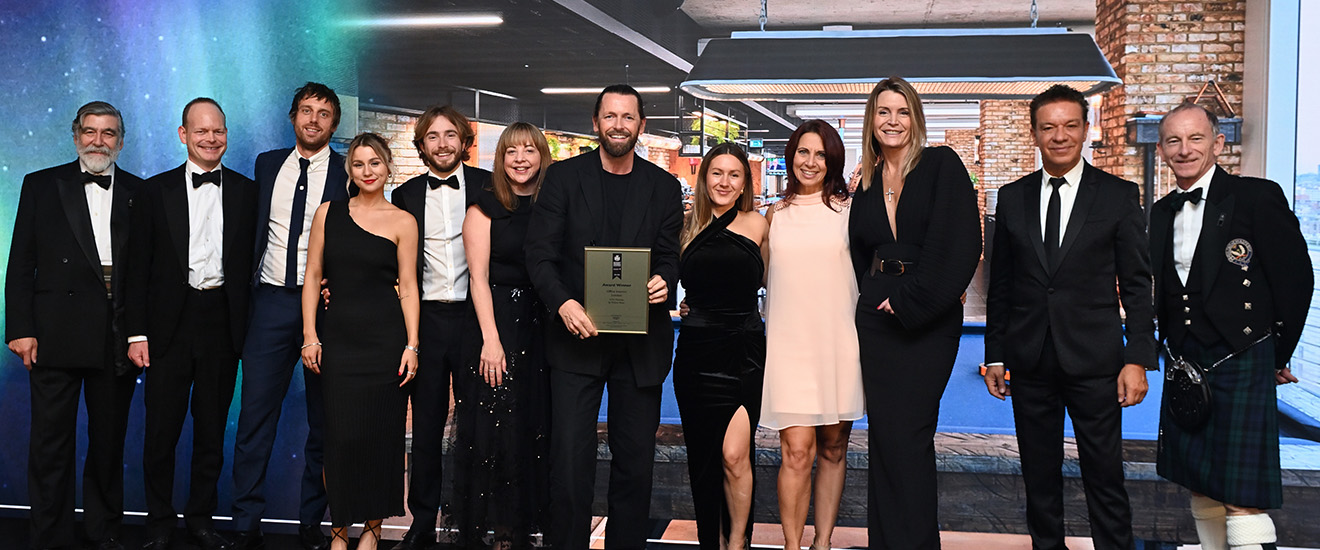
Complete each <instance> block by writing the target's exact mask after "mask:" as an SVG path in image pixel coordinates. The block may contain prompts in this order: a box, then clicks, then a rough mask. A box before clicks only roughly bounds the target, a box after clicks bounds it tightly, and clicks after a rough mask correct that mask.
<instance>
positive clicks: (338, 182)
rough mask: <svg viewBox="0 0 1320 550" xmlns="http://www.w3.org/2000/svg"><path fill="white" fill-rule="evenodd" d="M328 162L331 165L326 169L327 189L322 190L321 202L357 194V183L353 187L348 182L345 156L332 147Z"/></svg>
mask: <svg viewBox="0 0 1320 550" xmlns="http://www.w3.org/2000/svg"><path fill="white" fill-rule="evenodd" d="M326 147H329V145H327V146H326ZM326 162H329V163H330V165H329V166H326V169H325V189H323V190H322V191H321V202H330V201H336V200H340V199H346V198H348V197H349V195H350V194H352V195H356V194H357V193H356V191H357V184H353V185H352V186H351V187H350V186H349V184H348V172H345V171H344V156H343V155H340V154H339V153H336V152H335V150H334V149H331V150H330V158H329V159H328V160H327V161H326ZM350 189H351V190H352V191H351V192H350Z"/></svg>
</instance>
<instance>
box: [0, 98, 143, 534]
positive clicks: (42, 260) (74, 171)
mask: <svg viewBox="0 0 1320 550" xmlns="http://www.w3.org/2000/svg"><path fill="white" fill-rule="evenodd" d="M73 143H74V146H75V147H77V151H78V160H76V161H74V162H70V163H68V164H64V165H60V166H55V167H53V168H47V169H45V170H40V171H37V172H33V173H31V174H28V175H27V177H25V178H24V179H23V190H22V192H21V194H20V195H19V199H18V212H17V214H16V215H15V218H14V233H13V243H12V244H11V245H10V249H9V267H8V270H7V271H6V275H5V277H6V279H5V341H7V342H8V343H9V349H10V351H13V352H14V354H16V355H18V356H19V358H21V359H22V360H23V366H24V367H26V368H27V369H28V378H29V382H30V384H31V392H32V393H31V395H32V432H31V439H30V447H29V450H28V480H27V483H28V498H29V502H30V504H31V506H32V530H31V532H32V535H31V539H30V541H29V543H30V544H31V547H32V548H56V547H66V546H73V545H74V542H75V541H74V519H73V513H74V510H73V509H74V480H75V479H76V476H75V475H74V474H75V463H74V460H75V456H74V453H75V450H76V448H77V445H76V444H77V435H78V424H77V421H78V394H79V393H82V394H83V399H84V401H85V403H86V405H87V440H88V446H87V457H86V460H85V462H84V465H83V492H82V495H83V501H82V502H83V509H84V512H83V522H84V527H85V528H86V534H87V537H88V538H89V539H91V540H92V541H93V542H94V543H95V544H96V548H98V549H99V550H117V549H122V548H123V546H122V545H121V544H120V543H119V542H117V541H116V540H115V539H116V538H118V537H119V528H120V525H121V523H122V520H123V515H124V467H123V463H124V434H125V432H126V431H127V429H128V409H129V403H130V402H131V401H132V399H133V388H134V385H135V381H136V378H137V373H138V370H137V369H136V368H134V367H133V365H132V363H130V362H129V361H128V357H127V356H126V355H125V349H126V342H125V338H126V337H127V334H125V333H124V331H123V308H124V300H123V286H124V281H123V279H124V264H126V263H127V261H126V259H125V253H126V249H125V243H126V242H127V241H128V236H129V228H130V214H131V212H130V211H131V209H132V207H133V199H134V195H135V194H136V193H137V191H138V188H139V187H140V186H141V185H142V180H141V179H139V178H138V177H137V176H134V175H133V174H130V173H128V171H127V170H124V169H122V168H120V167H118V166H117V165H116V163H115V161H116V159H117V158H118V157H119V152H120V151H121V150H122V149H123V147H124V117H123V115H121V114H120V112H119V110H118V109H116V108H114V106H112V105H110V104H109V103H106V102H103V101H93V102H91V103H88V104H86V105H83V106H82V107H80V108H79V109H78V114H77V116H75V117H74V119H73ZM38 345H40V350H38Z"/></svg>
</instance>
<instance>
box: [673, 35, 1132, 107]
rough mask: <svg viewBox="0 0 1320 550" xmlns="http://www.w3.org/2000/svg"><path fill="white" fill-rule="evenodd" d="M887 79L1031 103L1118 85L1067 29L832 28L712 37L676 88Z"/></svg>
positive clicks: (836, 86)
mask: <svg viewBox="0 0 1320 550" xmlns="http://www.w3.org/2000/svg"><path fill="white" fill-rule="evenodd" d="M891 75H895V76H901V77H903V78H904V79H906V80H908V82H911V83H912V85H913V86H914V87H915V88H916V89H917V91H918V92H919V93H921V94H922V98H923V99H1027V98H1030V97H1032V96H1034V95H1036V94H1037V93H1040V92H1041V91H1044V90H1045V89H1046V88H1048V87H1050V86H1052V85H1054V84H1067V85H1070V86H1072V87H1073V88H1076V89H1077V90H1079V91H1081V92H1082V93H1084V94H1087V95H1092V94H1096V93H1100V92H1103V91H1104V90H1107V89H1109V88H1110V87H1113V86H1115V85H1117V84H1119V83H1121V81H1120V80H1119V79H1118V76H1117V75H1116V74H1115V73H1114V69H1113V67H1111V66H1110V64H1109V61H1108V60H1107V59H1105V56H1104V54H1103V53H1101V51H1100V48H1099V46H1097V45H1096V43H1095V39H1093V38H1092V37H1091V36H1090V35H1088V34H1085V33H1072V32H1068V31H1067V30H1066V29H910V30H880V31H853V30H831V31H771V32H737V33H733V35H732V36H731V37H730V38H719V39H713V40H710V41H708V42H707V43H706V44H705V46H704V48H702V49H701V53H700V57H698V58H697V63H696V65H694V66H693V68H692V71H691V72H689V73H688V77H687V80H686V81H684V82H683V83H682V84H681V85H680V89H682V90H683V91H685V92H687V93H689V94H692V95H694V96H696V97H699V98H702V99H707V100H717V101H730V100H755V101H825V100H848V99H857V98H858V96H862V97H865V96H866V95H867V94H868V93H869V92H870V91H871V88H872V87H874V86H875V83H876V82H879V81H880V80H882V79H884V78H885V77H887V76H891Z"/></svg>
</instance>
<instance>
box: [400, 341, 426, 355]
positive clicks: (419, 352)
mask: <svg viewBox="0 0 1320 550" xmlns="http://www.w3.org/2000/svg"><path fill="white" fill-rule="evenodd" d="M403 349H406V350H408V351H411V352H413V353H415V354H417V355H421V354H422V350H420V349H417V348H416V347H414V346H410V345H408V344H404V345H403Z"/></svg>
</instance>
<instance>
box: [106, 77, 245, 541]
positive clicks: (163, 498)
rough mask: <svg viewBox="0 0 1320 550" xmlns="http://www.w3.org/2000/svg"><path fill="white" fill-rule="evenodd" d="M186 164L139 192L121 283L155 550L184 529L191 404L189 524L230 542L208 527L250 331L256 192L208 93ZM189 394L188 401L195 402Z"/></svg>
mask: <svg viewBox="0 0 1320 550" xmlns="http://www.w3.org/2000/svg"><path fill="white" fill-rule="evenodd" d="M179 141H181V142H183V144H184V145H185V146H186V147H187V151H188V159H187V161H185V162H184V163H183V164H182V165H180V166H178V167H177V168H174V169H173V170H169V171H167V172H164V173H162V174H159V175H157V176H155V177H153V178H151V179H149V180H147V183H146V185H144V186H143V189H142V191H141V192H140V193H138V201H137V208H135V209H134V210H133V231H132V237H131V239H130V244H129V257H130V263H129V272H128V278H127V279H126V280H125V283H124V293H125V296H126V297H127V306H126V310H127V311H126V316H127V325H126V326H127V328H128V333H129V334H131V335H132V336H129V338H128V342H129V343H128V357H129V359H131V360H132V361H133V363H134V364H135V365H137V366H138V367H142V368H145V369H146V374H147V376H146V379H147V381H146V388H145V390H144V391H146V397H145V401H146V407H147V413H146V434H145V444H144V446H143V450H142V470H143V478H144V481H145V486H146V496H147V530H148V536H149V537H150V538H149V540H148V542H147V544H146V546H144V547H143V548H144V549H146V550H167V549H168V548H169V547H170V543H171V539H172V538H173V537H172V535H173V532H174V527H175V525H176V524H177V516H176V515H175V510H174V505H173V504H172V503H171V499H172V498H173V496H174V448H175V446H176V445H178V442H179V434H180V431H181V430H182V429H183V422H184V418H185V417H186V416H187V414H188V409H189V401H190V399H191V403H192V416H193V450H192V467H191V473H192V475H191V483H189V488H188V492H189V497H188V504H187V505H186V506H185V507H184V523H185V524H186V526H187V528H188V534H189V538H191V539H192V541H193V542H194V543H195V544H197V545H198V546H200V547H202V548H203V549H204V550H224V549H225V548H226V546H227V545H228V544H229V543H228V541H226V540H225V539H224V538H223V537H222V536H221V535H220V534H219V533H217V532H216V530H215V527H214V525H213V524H212V522H211V515H212V514H214V513H215V507H216V503H217V500H218V498H217V496H216V495H217V487H216V482H217V481H218V480H219V479H220V467H221V465H222V464H223V463H224V440H225V424H226V423H227V418H228V415H229V403H230V401H232V400H233V397H234V380H235V378H236V377H237V376H238V357H239V354H240V353H242V351H243V338H244V337H245V336H246V335H247V312H248V300H249V299H250V295H251V291H250V285H251V284H252V234H253V230H254V228H255V227H256V206H257V191H256V185H255V184H254V183H252V180H249V179H247V178H246V177H244V176H243V175H242V174H239V173H238V172H235V171H233V170H231V169H229V168H228V167H225V166H221V163H220V160H221V157H223V156H224V154H225V148H226V146H227V144H228V136H227V128H226V127H225V114H224V111H222V110H221V109H220V104H218V103H216V102H215V100H212V99H210V98H205V97H199V98H197V99H194V100H192V101H190V102H188V104H187V106H185V107H184V108H183V123H182V125H181V126H179ZM190 395H191V398H190Z"/></svg>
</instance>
